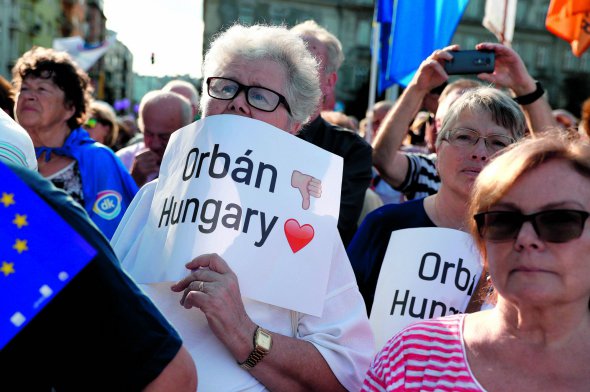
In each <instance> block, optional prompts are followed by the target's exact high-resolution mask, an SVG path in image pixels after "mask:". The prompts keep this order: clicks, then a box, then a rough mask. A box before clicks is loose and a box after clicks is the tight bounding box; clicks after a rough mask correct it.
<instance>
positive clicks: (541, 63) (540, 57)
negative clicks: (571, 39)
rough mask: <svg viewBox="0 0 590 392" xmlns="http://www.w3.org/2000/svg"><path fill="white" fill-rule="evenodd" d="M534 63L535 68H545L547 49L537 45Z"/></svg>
mask: <svg viewBox="0 0 590 392" xmlns="http://www.w3.org/2000/svg"><path fill="white" fill-rule="evenodd" d="M536 57H537V59H536V61H535V65H536V66H537V68H540V69H542V68H546V67H547V65H548V64H547V63H548V59H547V58H548V55H547V47H546V46H542V45H539V46H537V47H536Z"/></svg>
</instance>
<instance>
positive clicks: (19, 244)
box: [12, 239, 29, 254]
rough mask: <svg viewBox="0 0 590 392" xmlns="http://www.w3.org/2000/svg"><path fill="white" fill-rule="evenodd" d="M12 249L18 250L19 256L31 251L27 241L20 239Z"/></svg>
mask: <svg viewBox="0 0 590 392" xmlns="http://www.w3.org/2000/svg"><path fill="white" fill-rule="evenodd" d="M12 248H13V249H16V251H17V252H18V253H19V254H21V253H23V252H24V251H25V250H29V247H28V246H27V240H19V239H17V240H16V242H15V243H14V245H12Z"/></svg>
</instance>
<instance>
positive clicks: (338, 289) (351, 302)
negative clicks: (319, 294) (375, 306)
mask: <svg viewBox="0 0 590 392" xmlns="http://www.w3.org/2000/svg"><path fill="white" fill-rule="evenodd" d="M335 242H336V244H335V245H334V252H333V256H332V266H331V270H330V280H329V281H328V290H327V292H326V297H325V300H324V301H325V304H324V313H323V314H322V317H315V316H310V315H304V314H300V317H299V323H298V331H297V334H298V338H300V339H303V340H306V341H309V342H311V343H312V344H313V345H314V346H315V347H316V348H317V349H318V351H319V352H320V353H321V354H322V356H323V357H324V359H325V360H326V362H327V363H328V365H329V366H330V368H331V369H332V372H333V373H334V375H335V376H336V378H338V381H340V383H341V384H342V385H343V386H344V387H345V388H346V389H347V390H349V391H359V390H360V389H361V385H362V382H363V379H364V377H365V374H366V372H367V369H368V368H369V365H370V364H371V361H372V359H373V355H374V351H375V343H374V338H373V332H372V330H371V326H370V324H369V319H368V317H367V311H366V307H365V303H364V300H363V298H362V296H361V294H360V292H359V290H358V286H357V284H356V279H355V276H354V273H353V271H352V267H351V264H350V261H349V260H348V256H347V255H346V251H345V249H344V245H343V244H342V241H341V240H340V237H339V236H337V238H336V241H335Z"/></svg>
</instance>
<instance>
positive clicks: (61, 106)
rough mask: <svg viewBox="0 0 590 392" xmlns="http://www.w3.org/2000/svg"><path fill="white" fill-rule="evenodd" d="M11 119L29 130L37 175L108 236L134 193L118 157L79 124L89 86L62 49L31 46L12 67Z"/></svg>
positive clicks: (128, 175) (129, 177) (87, 97)
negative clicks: (64, 196)
mask: <svg viewBox="0 0 590 392" xmlns="http://www.w3.org/2000/svg"><path fill="white" fill-rule="evenodd" d="M12 82H13V85H14V92H15V94H16V104H15V108H14V113H15V119H16V120H17V122H18V123H19V124H20V125H21V126H22V127H23V128H24V129H25V130H26V131H27V132H28V133H29V135H30V136H31V139H33V144H34V146H35V151H36V153H37V162H38V166H39V173H41V175H43V177H45V178H47V179H49V180H51V182H52V183H53V184H54V185H55V186H57V187H58V188H61V189H63V190H64V191H65V192H66V193H68V194H69V195H70V196H71V197H72V198H73V199H74V200H75V201H77V202H78V203H79V204H80V205H81V206H83V207H84V209H85V210H86V212H87V213H88V215H89V216H90V218H91V219H92V220H93V221H94V223H95V224H96V225H97V226H98V228H99V229H100V230H101V231H102V233H103V234H104V235H105V236H106V237H107V238H111V237H112V235H113V234H114V232H115V230H116V228H117V225H118V224H119V222H120V221H121V218H123V214H124V213H125V210H126V209H127V207H128V206H129V203H131V200H132V199H133V196H134V195H135V193H136V192H137V185H135V181H133V178H131V175H130V174H129V173H128V172H127V170H126V169H125V167H124V166H123V164H122V163H121V161H120V160H119V158H117V157H116V156H115V154H114V153H113V152H112V151H111V150H110V149H109V148H108V147H106V146H104V145H102V144H100V143H97V142H96V141H94V140H93V139H91V138H90V136H89V135H88V132H86V130H85V129H84V128H82V124H83V121H84V119H85V118H86V113H87V111H88V107H89V102H90V100H91V96H90V93H91V86H90V80H89V78H88V75H87V74H86V73H85V72H84V71H83V70H82V69H81V68H80V67H79V66H78V65H77V64H76V63H75V62H74V61H73V60H72V58H71V57H70V56H69V55H68V54H67V53H65V52H57V51H55V50H53V49H46V48H41V47H35V48H33V49H31V50H29V51H28V52H26V53H25V54H23V55H22V56H21V57H20V58H19V59H18V60H17V62H16V64H15V66H14V68H13V69H12Z"/></svg>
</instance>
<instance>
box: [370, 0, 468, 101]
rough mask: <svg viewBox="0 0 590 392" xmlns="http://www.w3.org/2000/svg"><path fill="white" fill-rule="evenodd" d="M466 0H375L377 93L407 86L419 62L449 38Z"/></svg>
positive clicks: (449, 39) (443, 44)
mask: <svg viewBox="0 0 590 392" xmlns="http://www.w3.org/2000/svg"><path fill="white" fill-rule="evenodd" d="M468 2H469V0H377V22H379V23H380V24H381V31H380V49H379V87H378V88H379V93H382V92H383V91H384V90H385V89H386V88H388V87H390V86H392V85H393V84H399V85H402V86H407V85H408V83H409V82H410V80H412V77H413V76H414V74H415V73H416V71H417V70H418V67H419V66H420V63H421V62H422V61H423V60H424V59H425V58H426V57H428V56H429V55H430V54H431V53H432V52H433V51H434V50H435V49H441V48H443V47H445V46H447V45H449V43H450V42H451V38H453V34H455V29H456V28H457V25H458V24H459V21H460V20H461V17H462V16H463V12H464V11H465V8H466V7H467V3H468Z"/></svg>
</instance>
